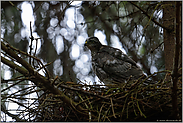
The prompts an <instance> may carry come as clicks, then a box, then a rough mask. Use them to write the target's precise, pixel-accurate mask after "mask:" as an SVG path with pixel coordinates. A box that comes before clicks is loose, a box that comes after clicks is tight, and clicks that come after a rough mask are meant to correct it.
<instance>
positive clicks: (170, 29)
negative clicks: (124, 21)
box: [129, 1, 171, 31]
mask: <svg viewBox="0 0 183 123" xmlns="http://www.w3.org/2000/svg"><path fill="white" fill-rule="evenodd" d="M129 3H131V4H132V5H134V6H135V7H137V8H138V9H139V10H140V11H142V12H143V14H145V15H146V16H147V17H148V18H149V19H151V20H152V21H153V22H154V23H155V24H157V25H158V26H160V27H162V28H163V29H166V30H168V31H170V30H171V29H169V28H167V27H165V26H164V25H162V24H160V23H159V22H157V21H156V20H155V19H154V18H151V16H149V15H148V13H147V12H145V11H144V10H143V9H142V8H141V7H139V6H138V5H136V4H135V3H134V2H130V1H129Z"/></svg>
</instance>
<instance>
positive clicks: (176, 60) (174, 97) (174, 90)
mask: <svg viewBox="0 0 183 123" xmlns="http://www.w3.org/2000/svg"><path fill="white" fill-rule="evenodd" d="M179 43H180V2H176V45H175V57H174V66H173V67H174V69H173V71H172V79H173V88H172V109H173V117H174V119H178V105H177V81H178V63H179V50H180V47H179Z"/></svg>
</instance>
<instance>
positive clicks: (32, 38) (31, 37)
mask: <svg viewBox="0 0 183 123" xmlns="http://www.w3.org/2000/svg"><path fill="white" fill-rule="evenodd" d="M30 35H31V36H30V39H31V44H30V46H29V47H30V51H29V55H31V52H32V49H33V48H32V42H33V40H34V37H33V36H32V26H31V21H30ZM29 64H30V65H31V57H30V58H29Z"/></svg>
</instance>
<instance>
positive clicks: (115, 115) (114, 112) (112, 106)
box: [110, 98, 117, 118]
mask: <svg viewBox="0 0 183 123" xmlns="http://www.w3.org/2000/svg"><path fill="white" fill-rule="evenodd" d="M110 100H111V107H112V113H113V116H114V118H117V117H116V115H115V112H114V108H113V102H112V98H110Z"/></svg>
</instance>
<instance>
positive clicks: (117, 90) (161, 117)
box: [34, 78, 182, 122]
mask: <svg viewBox="0 0 183 123" xmlns="http://www.w3.org/2000/svg"><path fill="white" fill-rule="evenodd" d="M55 83H57V84H55V85H56V86H57V87H58V88H59V89H60V90H61V91H62V92H63V93H64V94H65V95H66V96H68V97H69V98H70V99H72V100H73V101H74V102H76V103H77V104H76V105H75V109H73V107H72V106H68V104H67V103H65V102H64V101H61V100H60V97H59V95H54V94H48V93H44V94H43V95H42V96H41V97H40V98H39V99H38V102H39V106H38V108H37V111H36V117H35V119H34V121H70V122H72V121H97V122H99V121H100V122H101V121H102V122H104V121H151V122H152V121H167V120H169V121H170V120H173V117H172V112H173V111H172V89H171V88H170V87H168V86H167V85H169V84H170V83H171V82H170V81H166V82H165V79H164V80H161V81H159V82H157V83H154V84H148V85H144V84H142V83H143V80H141V81H139V80H137V81H129V82H127V83H124V84H121V85H120V86H119V85H105V86H103V85H86V84H74V83H72V82H63V81H61V80H60V79H58V80H57V81H56V82H55ZM178 85H179V87H182V86H181V85H182V81H181V78H180V79H179V83H178ZM177 99H178V100H177V104H178V114H179V119H180V120H181V119H182V112H181V109H182V89H181V88H179V89H178V90H177ZM78 106H81V107H83V108H84V110H83V111H79V110H77V109H76V108H77V107H78ZM34 116H35V115H34ZM180 120H178V121H180ZM174 121H175V120H174Z"/></svg>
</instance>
